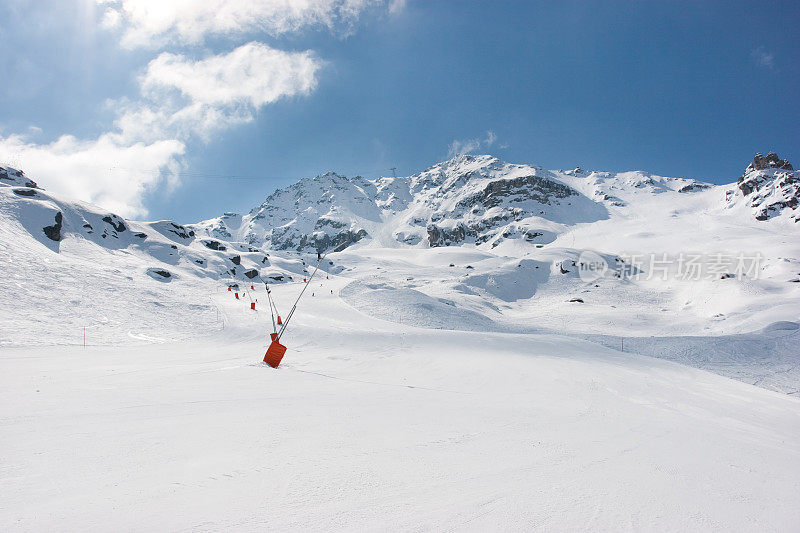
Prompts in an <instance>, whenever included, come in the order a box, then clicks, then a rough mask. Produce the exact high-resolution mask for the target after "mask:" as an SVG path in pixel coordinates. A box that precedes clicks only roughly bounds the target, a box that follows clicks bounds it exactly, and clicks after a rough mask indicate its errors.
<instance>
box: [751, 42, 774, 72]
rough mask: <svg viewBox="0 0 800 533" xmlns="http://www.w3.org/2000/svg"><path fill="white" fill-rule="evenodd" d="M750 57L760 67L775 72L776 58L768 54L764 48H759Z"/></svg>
mask: <svg viewBox="0 0 800 533" xmlns="http://www.w3.org/2000/svg"><path fill="white" fill-rule="evenodd" d="M750 57H751V58H752V59H753V61H755V63H756V65H758V66H759V67H762V68H765V69H767V70H775V56H774V55H772V54H770V53H769V52H767V51H766V49H765V48H764V47H763V46H759V47H758V48H756V49H755V50H753V51H752V52H750Z"/></svg>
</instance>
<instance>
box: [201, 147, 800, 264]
mask: <svg viewBox="0 0 800 533" xmlns="http://www.w3.org/2000/svg"><path fill="white" fill-rule="evenodd" d="M798 181H800V179H799V178H798V173H797V172H796V171H794V170H793V168H792V165H791V164H790V163H789V162H788V161H786V160H783V159H780V158H778V156H777V155H776V154H774V153H772V152H770V153H769V154H768V155H767V156H763V155H761V154H757V155H756V156H755V158H754V161H753V163H752V164H750V165H749V166H748V167H747V169H746V171H745V173H744V174H743V175H742V177H740V178H739V180H738V181H737V182H736V183H734V184H731V185H712V184H709V183H703V182H699V181H695V180H691V179H685V178H667V177H661V176H655V175H652V174H649V173H647V172H642V171H634V172H621V173H611V172H596V171H592V172H587V171H583V170H582V169H580V168H576V169H574V170H567V171H561V170H545V169H542V168H541V167H538V166H532V165H520V164H510V163H505V162H503V161H500V160H498V159H497V158H494V157H491V156H488V155H481V156H472V155H461V156H457V157H455V158H453V159H451V160H449V161H445V162H442V163H439V164H437V165H434V166H433V167H431V168H429V169H427V170H425V171H423V172H420V173H418V174H414V175H412V176H408V177H396V178H390V177H381V178H377V179H366V178H363V177H361V176H356V177H354V178H347V177H345V176H342V175H339V174H337V173H335V172H328V173H325V174H321V175H319V176H316V177H315V178H306V179H302V180H300V181H298V182H297V183H295V184H293V185H291V186H289V187H287V188H285V189H279V190H277V191H275V192H274V193H273V194H272V195H270V196H269V197H267V198H266V200H264V202H263V203H262V204H261V205H260V206H258V207H256V208H254V209H253V210H252V211H250V212H249V213H247V214H245V215H238V214H235V213H225V214H224V215H222V216H221V217H218V218H214V219H210V220H206V221H203V222H200V223H197V224H193V225H191V228H192V229H193V230H194V231H196V232H197V233H198V234H200V235H204V236H208V237H212V238H216V239H222V240H234V241H241V242H246V243H249V244H250V245H252V246H257V247H263V248H267V249H274V250H285V251H296V252H313V251H319V252H322V251H325V250H328V249H331V248H334V247H339V248H340V249H343V248H345V247H347V246H350V245H352V244H355V243H357V242H359V241H362V240H364V239H373V240H377V241H378V242H379V244H381V245H382V246H396V245H398V244H401V245H402V244H404V245H409V246H423V247H437V246H449V245H460V244H464V243H467V244H474V245H477V246H486V247H489V248H495V247H497V246H498V245H500V244H502V243H504V242H507V241H520V242H525V243H530V244H533V245H539V246H541V245H545V244H548V243H551V242H553V241H554V240H555V239H556V238H557V237H558V235H560V234H563V233H565V232H567V231H569V230H570V228H571V227H573V226H574V225H576V224H582V223H591V222H595V221H599V220H604V219H608V218H609V217H610V216H612V213H622V212H624V211H625V209H626V208H627V207H628V205H629V203H630V202H636V201H637V198H641V197H642V195H667V197H672V196H674V200H675V201H676V202H678V203H680V202H681V198H680V197H681V196H683V195H687V194H710V195H712V196H713V197H714V199H713V200H712V207H716V208H719V209H739V210H742V211H743V212H744V211H747V212H749V213H750V214H751V215H752V217H754V218H755V219H756V220H759V221H767V220H770V219H775V218H777V219H785V220H788V221H792V222H798V220H800V209H798V198H800V185H798Z"/></svg>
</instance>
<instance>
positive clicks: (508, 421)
mask: <svg viewBox="0 0 800 533" xmlns="http://www.w3.org/2000/svg"><path fill="white" fill-rule="evenodd" d="M347 283H349V281H348V280H346V279H339V278H336V279H330V280H324V281H321V282H320V284H321V285H322V286H320V284H317V283H316V281H315V282H314V285H315V286H314V287H313V288H314V292H315V296H314V297H311V298H309V300H310V301H308V302H306V306H305V308H304V310H303V312H302V313H300V312H298V314H297V315H296V318H295V320H296V322H294V323H293V329H292V330H288V332H287V334H286V336H285V338H284V339H283V342H284V343H285V344H286V345H288V346H289V348H290V349H289V352H288V353H287V356H286V358H285V360H284V363H283V364H282V365H281V367H280V368H279V369H277V370H274V369H272V368H270V367H267V366H266V365H264V364H263V363H260V362H259V361H260V358H261V356H262V355H263V353H264V351H265V349H266V333H267V332H268V331H269V326H268V323H269V318H268V315H265V313H264V312H261V311H257V312H253V311H251V310H250V309H249V305H247V304H246V303H243V302H242V301H241V300H235V299H234V298H233V296H231V295H230V294H229V293H228V292H227V291H223V292H220V293H217V294H213V295H212V296H211V301H212V302H213V305H215V306H217V307H218V308H219V310H220V313H221V318H220V321H221V322H224V329H223V330H221V331H217V332H215V333H205V332H200V331H198V332H197V335H196V337H195V338H194V339H192V340H188V341H182V342H178V343H175V342H172V343H163V344H151V345H149V346H147V347H142V346H138V347H114V348H112V347H105V346H90V347H87V348H83V347H56V348H49V349H45V350H43V349H40V348H7V349H4V350H3V351H2V352H0V364H2V369H3V371H2V372H1V373H0V398H1V399H2V401H0V419H1V420H2V422H3V430H2V432H3V439H2V441H3V446H2V448H3V458H4V460H3V465H4V467H3V470H2V483H0V501H2V502H3V504H2V507H1V508H0V524H2V528H3V529H4V530H63V529H75V528H79V529H82V530H109V529H130V528H134V529H143V530H148V529H150V530H152V529H160V530H184V529H202V530H219V529H247V530H264V529H304V530H308V529H316V530H320V529H337V530H355V529H359V530H363V529H367V530H376V529H385V528H387V527H389V528H391V529H398V530H420V529H423V530H430V529H437V530H439V529H457V530H459V529H460V530H474V531H481V530H483V531H485V530H496V529H504V530H520V529H539V530H548V531H564V530H587V531H620V530H628V531H641V530H648V531H676V530H681V531H687V530H694V531H709V530H711V531H731V530H737V531H791V530H796V529H797V527H798V525H800V507H798V506H797V494H798V493H800V400H798V399H797V398H793V397H791V396H787V395H785V394H781V393H777V392H772V391H768V390H764V389H761V388H758V387H754V386H751V385H747V384H745V383H741V382H738V381H734V380H731V379H727V378H724V377H721V376H717V375H714V374H711V373H708V372H703V371H701V370H697V369H694V368H691V367H688V366H683V365H678V364H674V363H671V362H668V361H662V360H659V359H654V358H650V357H643V356H639V355H634V354H631V353H622V352H619V351H616V350H612V349H608V348H604V347H602V346H600V345H598V344H596V343H591V342H587V341H582V340H577V339H571V338H567V337H563V336H556V335H547V334H507V333H488V332H479V331H472V332H467V331H446V330H431V329H422V328H416V327H410V326H409V327H404V326H399V325H397V324H394V323H391V322H387V321H383V320H380V319H376V318H372V317H370V316H369V314H364V313H362V312H361V311H359V310H358V309H355V308H353V307H350V306H348V305H347V304H345V303H344V302H343V301H342V299H341V298H339V296H338V293H339V291H340V290H342V289H343V288H344V287H345V286H346V284H347ZM298 288H299V287H298V286H297V285H283V286H281V287H277V288H276V289H275V296H276V300H277V301H278V303H279V305H281V304H282V305H283V307H284V308H285V306H286V305H287V303H288V302H289V301H290V300H291V299H292V297H293V296H294V295H295V294H296V291H297V289H298ZM331 290H332V291H333V294H331V292H330V291H331ZM255 295H256V296H258V297H262V298H263V291H262V292H260V293H259V292H258V291H256V293H255ZM389 299H390V298H389V297H388V295H387V302H388V300H389ZM149 333H150V334H151V335H153V336H159V335H160V333H159V332H158V331H157V330H155V331H152V332H149Z"/></svg>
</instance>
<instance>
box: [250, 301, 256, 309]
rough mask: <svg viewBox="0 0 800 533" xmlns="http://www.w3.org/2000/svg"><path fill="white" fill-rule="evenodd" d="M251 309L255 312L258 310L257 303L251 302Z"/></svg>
mask: <svg viewBox="0 0 800 533" xmlns="http://www.w3.org/2000/svg"><path fill="white" fill-rule="evenodd" d="M250 309H252V310H253V311H255V310H256V303H255V302H250Z"/></svg>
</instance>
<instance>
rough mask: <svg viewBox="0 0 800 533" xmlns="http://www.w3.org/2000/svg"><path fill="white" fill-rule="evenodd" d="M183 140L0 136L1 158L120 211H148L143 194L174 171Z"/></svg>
mask: <svg viewBox="0 0 800 533" xmlns="http://www.w3.org/2000/svg"><path fill="white" fill-rule="evenodd" d="M183 150H184V145H183V143H182V142H180V141H178V140H175V139H167V140H160V141H156V142H153V143H150V144H146V143H143V142H136V143H127V142H124V138H123V136H121V135H120V134H118V133H104V134H102V135H100V136H99V137H98V138H97V139H93V140H79V139H76V138H75V137H73V136H71V135H64V136H62V137H60V138H58V139H57V140H56V141H54V142H52V143H50V144H36V143H32V142H29V141H28V139H27V138H26V137H24V136H22V135H10V136H8V137H0V161H3V160H4V161H13V162H14V163H15V165H16V166H18V167H19V168H22V169H23V170H25V172H26V174H27V175H29V176H31V178H33V179H34V180H38V181H39V183H40V185H42V186H44V187H45V188H52V189H53V190H54V191H55V192H60V193H62V194H66V195H68V196H70V197H72V198H77V199H79V200H83V201H85V202H91V203H96V204H99V205H102V206H103V207H105V208H106V209H109V210H111V211H113V212H115V213H118V214H120V215H122V216H128V217H136V216H142V215H145V214H146V213H147V210H146V209H145V207H144V205H143V204H142V199H143V196H144V195H145V194H146V193H147V192H148V191H151V190H153V188H155V187H156V186H157V185H158V184H159V182H160V181H161V179H162V172H167V173H173V174H174V173H175V172H176V171H177V170H178V167H179V163H178V161H177V160H176V157H177V156H179V155H180V154H182V153H183Z"/></svg>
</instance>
